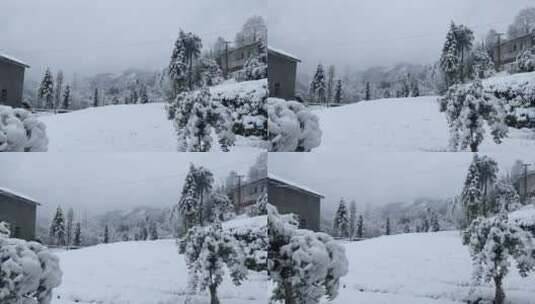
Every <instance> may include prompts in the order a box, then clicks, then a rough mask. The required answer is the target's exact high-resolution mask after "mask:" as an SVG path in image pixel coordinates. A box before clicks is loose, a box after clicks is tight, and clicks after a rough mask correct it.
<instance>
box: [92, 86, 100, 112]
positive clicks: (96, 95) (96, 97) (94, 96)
mask: <svg viewBox="0 0 535 304" xmlns="http://www.w3.org/2000/svg"><path fill="white" fill-rule="evenodd" d="M99 104H100V102H99V97H98V88H95V93H94V94H93V107H95V108H96V107H98V106H99Z"/></svg>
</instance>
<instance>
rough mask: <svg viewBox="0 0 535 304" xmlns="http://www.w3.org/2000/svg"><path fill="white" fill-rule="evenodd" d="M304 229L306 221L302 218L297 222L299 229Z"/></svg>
mask: <svg viewBox="0 0 535 304" xmlns="http://www.w3.org/2000/svg"><path fill="white" fill-rule="evenodd" d="M306 227H307V221H306V220H305V219H304V218H302V219H300V220H299V228H301V229H304V228H306Z"/></svg>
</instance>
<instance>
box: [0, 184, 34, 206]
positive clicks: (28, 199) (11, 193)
mask: <svg viewBox="0 0 535 304" xmlns="http://www.w3.org/2000/svg"><path fill="white" fill-rule="evenodd" d="M0 193H5V194H7V195H9V196H14V197H17V198H19V199H22V200H24V201H26V202H28V203H32V204H36V205H40V204H39V203H38V202H37V200H36V199H33V198H31V197H29V196H27V195H25V194H21V193H18V192H15V191H13V190H11V189H8V188H6V187H0Z"/></svg>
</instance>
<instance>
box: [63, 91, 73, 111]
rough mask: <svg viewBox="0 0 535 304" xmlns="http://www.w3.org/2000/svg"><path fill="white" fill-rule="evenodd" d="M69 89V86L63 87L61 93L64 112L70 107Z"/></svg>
mask: <svg viewBox="0 0 535 304" xmlns="http://www.w3.org/2000/svg"><path fill="white" fill-rule="evenodd" d="M70 98H71V87H70V86H66V87H65V91H64V92H63V104H62V105H63V108H64V109H65V110H66V109H68V108H69V107H70V105H71V100H70Z"/></svg>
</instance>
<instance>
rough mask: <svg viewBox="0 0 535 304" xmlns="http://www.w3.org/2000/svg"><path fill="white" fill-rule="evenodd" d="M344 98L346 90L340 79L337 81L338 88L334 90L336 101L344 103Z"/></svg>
mask: <svg viewBox="0 0 535 304" xmlns="http://www.w3.org/2000/svg"><path fill="white" fill-rule="evenodd" d="M343 98H344V91H343V88H342V80H341V79H338V81H337V82H336V89H335V91H334V102H336V103H338V104H340V103H342V99H343Z"/></svg>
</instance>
